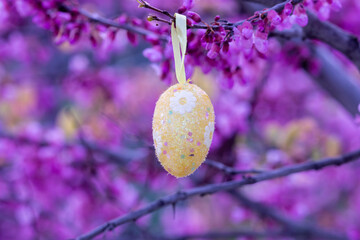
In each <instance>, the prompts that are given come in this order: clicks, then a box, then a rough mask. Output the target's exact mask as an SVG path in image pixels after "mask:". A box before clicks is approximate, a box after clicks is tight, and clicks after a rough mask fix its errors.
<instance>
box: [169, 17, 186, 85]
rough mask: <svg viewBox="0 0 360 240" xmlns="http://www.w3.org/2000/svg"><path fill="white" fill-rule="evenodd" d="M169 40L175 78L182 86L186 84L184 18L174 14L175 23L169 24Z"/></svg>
mask: <svg viewBox="0 0 360 240" xmlns="http://www.w3.org/2000/svg"><path fill="white" fill-rule="evenodd" d="M175 24H176V26H175ZM171 40H172V46H173V51H174V59H175V72H176V78H177V80H178V82H179V83H183V84H184V83H186V74H185V66H184V60H185V53H186V46H187V33H186V16H184V15H181V14H178V13H175V21H174V22H173V23H172V24H171Z"/></svg>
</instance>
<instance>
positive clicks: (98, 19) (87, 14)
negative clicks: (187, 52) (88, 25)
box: [61, 5, 167, 41]
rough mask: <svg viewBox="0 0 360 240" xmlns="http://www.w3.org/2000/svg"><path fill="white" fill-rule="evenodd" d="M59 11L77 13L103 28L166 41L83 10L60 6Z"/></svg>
mask: <svg viewBox="0 0 360 240" xmlns="http://www.w3.org/2000/svg"><path fill="white" fill-rule="evenodd" d="M61 10H62V11H66V12H77V13H79V14H81V15H82V16H84V17H86V18H87V19H89V20H90V21H92V22H95V23H99V24H102V25H104V26H108V27H114V28H118V29H123V30H127V31H129V32H133V33H136V34H139V35H141V36H154V37H157V38H159V39H160V40H163V41H164V40H167V39H166V38H165V37H164V36H161V35H158V34H155V33H153V32H151V31H149V30H146V29H144V28H140V27H136V26H133V25H130V24H126V23H122V24H120V23H117V22H115V21H113V20H110V19H108V18H105V17H102V16H100V15H98V14H93V13H90V12H88V11H86V10H84V9H75V8H71V7H69V6H66V5H62V6H61Z"/></svg>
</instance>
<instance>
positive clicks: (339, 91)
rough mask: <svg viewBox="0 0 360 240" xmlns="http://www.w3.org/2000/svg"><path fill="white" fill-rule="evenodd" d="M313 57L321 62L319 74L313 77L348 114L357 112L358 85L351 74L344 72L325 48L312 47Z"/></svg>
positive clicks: (358, 100)
mask: <svg viewBox="0 0 360 240" xmlns="http://www.w3.org/2000/svg"><path fill="white" fill-rule="evenodd" d="M313 50H314V54H315V57H316V58H317V59H318V60H319V61H320V63H321V69H320V74H319V75H315V76H313V79H314V80H315V81H316V82H317V83H318V84H319V85H320V86H321V87H322V88H323V89H325V90H326V91H327V92H328V93H329V94H330V95H331V96H332V97H333V98H334V99H336V100H337V101H338V102H339V103H340V104H341V105H342V106H343V107H344V108H345V109H346V110H347V111H348V112H349V113H350V114H352V115H353V116H356V115H357V114H358V105H359V104H360V87H359V85H357V84H355V82H356V81H355V80H354V79H353V77H352V76H350V75H349V74H348V72H346V70H345V69H344V68H343V67H342V64H341V62H340V61H339V60H337V59H335V58H334V56H332V54H331V52H329V51H327V50H326V49H325V48H322V47H316V48H313Z"/></svg>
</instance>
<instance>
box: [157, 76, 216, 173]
mask: <svg viewBox="0 0 360 240" xmlns="http://www.w3.org/2000/svg"><path fill="white" fill-rule="evenodd" d="M175 90H176V91H175ZM204 112H206V113H207V114H206V115H207V116H208V117H207V118H204V115H203V114H204ZM162 120H165V122H167V123H168V124H162ZM214 128H215V114H214V108H213V106H212V104H211V101H210V98H209V97H208V95H207V94H206V93H205V92H204V91H203V90H202V89H201V88H199V87H198V86H196V85H194V84H190V83H184V84H181V83H179V84H176V85H174V86H171V87H170V88H169V89H167V90H166V91H165V92H164V93H163V94H162V95H161V96H160V98H159V100H158V102H157V103H156V107H155V112H154V117H153V139H154V145H155V149H156V155H157V157H158V159H159V161H160V163H161V165H162V166H163V167H164V169H165V170H167V169H169V170H170V169H171V171H168V172H169V173H170V174H171V175H173V176H175V177H186V176H188V175H190V174H192V173H193V172H194V171H195V170H196V169H197V168H198V167H199V166H200V165H201V164H202V163H203V162H204V160H205V158H206V156H207V153H208V151H209V148H210V145H211V141H212V137H213V133H214ZM202 143H204V144H202ZM165 151H166V155H165ZM163 152H164V154H161V153H163ZM194 153H196V154H194Z"/></svg>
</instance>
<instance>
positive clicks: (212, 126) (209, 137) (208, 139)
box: [204, 122, 215, 148]
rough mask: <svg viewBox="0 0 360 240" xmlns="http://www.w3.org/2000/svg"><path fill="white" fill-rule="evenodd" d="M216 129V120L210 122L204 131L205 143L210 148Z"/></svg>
mask: <svg viewBox="0 0 360 240" xmlns="http://www.w3.org/2000/svg"><path fill="white" fill-rule="evenodd" d="M214 129H215V124H214V122H209V124H208V125H207V126H206V127H205V132H204V144H205V145H206V146H207V147H208V148H209V147H210V145H211V141H212V137H213V133H214Z"/></svg>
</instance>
